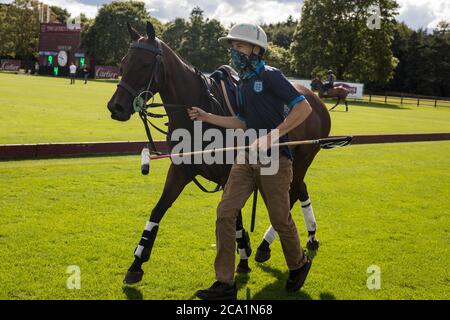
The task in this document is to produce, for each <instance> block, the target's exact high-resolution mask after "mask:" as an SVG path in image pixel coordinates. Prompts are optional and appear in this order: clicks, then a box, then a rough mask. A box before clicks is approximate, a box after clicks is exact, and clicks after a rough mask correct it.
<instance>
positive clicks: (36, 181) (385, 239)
mask: <svg viewBox="0 0 450 320" xmlns="http://www.w3.org/2000/svg"><path fill="white" fill-rule="evenodd" d="M444 155H446V156H444ZM448 155H450V142H432V143H413V144H402V145H393V144H391V145H373V146H352V147H348V148H345V149H339V150H331V151H323V152H321V153H320V154H319V156H318V158H317V161H316V162H315V163H314V164H313V166H312V168H311V170H310V172H309V175H308V179H307V182H308V186H309V191H310V195H311V199H312V201H313V205H314V209H315V213H316V217H317V221H318V237H319V239H320V240H321V247H320V249H319V250H318V251H317V254H316V255H315V257H314V260H313V261H314V262H313V267H312V269H311V272H310V276H309V277H308V279H307V282H306V284H305V286H304V287H303V288H302V290H301V292H299V293H297V294H293V295H292V294H291V295H290V294H286V293H285V292H284V287H283V286H284V282H285V280H286V278H287V270H286V267H285V264H284V259H283V255H282V251H281V246H280V243H279V241H278V240H277V241H276V243H275V244H274V245H273V257H272V259H271V260H270V261H269V262H268V263H265V264H256V263H255V262H254V261H253V260H252V261H251V264H250V267H251V268H252V269H253V271H252V273H251V274H250V276H249V277H248V278H246V277H238V278H237V281H238V286H239V288H240V289H239V296H238V297H239V298H240V299H339V300H340V299H448V298H449V297H450V286H449V281H450V272H449V261H450V250H449V248H450V246H449V244H450V229H449V226H450V217H449V212H450V203H449V201H448V194H449V191H450V173H449V171H448V168H449V166H450V158H449V157H448ZM168 163H169V162H168V161H167V160H162V161H155V162H154V164H153V167H152V173H151V175H150V176H149V177H143V176H141V174H140V170H139V157H138V156H127V157H110V158H82V159H60V160H42V161H16V162H3V163H1V164H0V176H1V177H2V179H1V182H0V194H1V195H2V196H1V202H0V206H1V208H2V214H1V215H0V226H1V228H0V256H1V259H0V284H1V286H0V299H127V298H128V299H140V298H143V299H190V298H192V295H193V293H194V292H195V290H197V289H199V288H203V287H205V286H209V285H210V284H211V282H212V281H213V280H214V271H213V259H214V254H215V248H214V247H213V246H212V245H213V244H214V243H215V236H214V225H215V207H216V205H217V203H218V200H219V195H218V194H216V195H205V194H203V193H202V192H200V191H199V190H198V189H197V188H196V187H195V186H194V185H192V186H188V188H187V189H186V190H185V192H184V193H183V195H182V196H181V197H180V198H179V199H178V201H177V202H176V203H175V205H174V206H173V207H172V208H171V209H170V210H169V212H168V213H167V215H166V217H165V218H164V220H163V221H162V223H161V226H160V230H159V233H158V238H157V240H156V243H155V247H154V250H153V256H152V260H151V261H150V262H149V263H148V264H147V265H146V266H145V269H144V270H145V272H146V275H145V277H144V281H143V282H142V284H141V285H139V286H137V287H125V286H123V285H122V280H123V275H124V272H125V271H126V269H127V268H128V266H129V265H128V264H129V263H130V262H131V261H132V253H133V250H134V248H135V246H136V243H137V241H138V240H139V238H140V234H141V231H142V228H143V227H144V225H145V221H146V220H147V219H148V216H149V212H150V209H151V208H152V207H153V205H155V203H156V201H157V199H158V196H159V194H160V192H161V190H162V186H163V182H164V177H165V173H166V170H167V167H168ZM250 202H251V201H249V203H250ZM259 204H260V206H259V208H258V215H257V223H256V230H255V233H254V234H252V235H251V237H252V244H253V246H254V247H256V246H257V245H258V243H259V241H260V239H261V237H262V235H263V233H264V231H265V229H266V227H267V226H268V218H267V212H266V210H265V209H264V207H263V206H262V205H261V201H259ZM293 214H294V217H295V220H296V223H297V225H298V227H299V230H300V236H301V239H302V240H303V243H304V241H305V239H306V230H305V226H304V223H303V218H302V216H301V210H300V206H299V205H297V206H296V207H295V209H294V210H293ZM244 219H245V224H246V226H247V227H248V226H249V220H250V207H249V206H247V207H246V208H245V210H244ZM69 265H77V266H79V267H80V268H81V289H80V290H69V289H67V288H66V281H67V278H68V276H69V275H68V274H66V269H67V267H68V266H69ZM370 265H377V266H379V267H380V268H381V288H380V290H369V289H368V288H367V287H366V281H367V278H368V276H369V274H367V272H366V270H367V268H368V267H369V266H370Z"/></svg>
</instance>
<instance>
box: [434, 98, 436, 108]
mask: <svg viewBox="0 0 450 320" xmlns="http://www.w3.org/2000/svg"><path fill="white" fill-rule="evenodd" d="M434 107H435V108H437V99H436V100H434Z"/></svg>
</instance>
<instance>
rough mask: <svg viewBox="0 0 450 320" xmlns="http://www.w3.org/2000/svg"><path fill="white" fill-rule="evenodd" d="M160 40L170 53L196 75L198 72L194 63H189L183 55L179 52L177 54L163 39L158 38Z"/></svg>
mask: <svg viewBox="0 0 450 320" xmlns="http://www.w3.org/2000/svg"><path fill="white" fill-rule="evenodd" d="M157 39H158V40H159V42H161V43H162V44H163V45H164V46H165V47H166V48H167V49H169V51H170V52H171V53H172V54H173V55H174V56H175V57H176V58H177V59H178V60H180V62H181V63H182V64H183V65H184V66H185V67H186V68H187V69H188V70H189V71H192V72H193V73H196V70H198V69H197V68H196V67H195V66H194V65H193V64H192V63H190V62H189V61H187V60H186V59H185V58H183V57H182V56H181V55H179V54H178V53H177V52H175V51H174V50H173V49H172V48H171V47H170V46H169V45H168V44H167V43H165V42H164V41H162V40H161V39H159V38H157Z"/></svg>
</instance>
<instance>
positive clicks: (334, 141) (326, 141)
mask: <svg viewBox="0 0 450 320" xmlns="http://www.w3.org/2000/svg"><path fill="white" fill-rule="evenodd" d="M352 139H353V137H352V136H344V137H333V138H323V139H316V140H297V141H289V142H282V143H275V144H273V145H271V148H272V147H289V146H299V145H309V144H318V145H319V146H320V148H322V149H334V148H339V147H345V146H348V145H350V144H351V142H352ZM246 149H250V146H240V147H227V148H218V149H206V150H199V151H192V152H184V153H170V154H163V155H158V156H152V157H150V159H152V160H155V159H164V158H175V157H189V156H195V155H199V154H211V153H214V152H227V151H239V150H246Z"/></svg>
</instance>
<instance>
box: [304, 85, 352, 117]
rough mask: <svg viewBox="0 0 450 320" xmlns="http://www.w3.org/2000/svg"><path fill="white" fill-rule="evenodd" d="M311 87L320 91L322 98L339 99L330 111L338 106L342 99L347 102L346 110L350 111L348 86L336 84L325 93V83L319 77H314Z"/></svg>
mask: <svg viewBox="0 0 450 320" xmlns="http://www.w3.org/2000/svg"><path fill="white" fill-rule="evenodd" d="M311 89H312V90H314V91H319V97H320V98H321V99H323V98H332V99H333V98H336V99H337V103H336V104H335V105H334V107H332V108H331V109H330V111H331V110H333V109H334V108H336V107H337V106H338V105H339V104H340V103H341V101H342V102H344V103H345V111H346V112H348V103H347V96H348V94H349V91H348V90H347V89H346V88H344V87H342V86H335V87H334V88H333V89H328V90H327V92H326V93H325V89H324V84H323V83H322V81H321V80H320V79H319V78H314V79H313V80H312V82H311Z"/></svg>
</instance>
